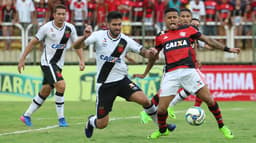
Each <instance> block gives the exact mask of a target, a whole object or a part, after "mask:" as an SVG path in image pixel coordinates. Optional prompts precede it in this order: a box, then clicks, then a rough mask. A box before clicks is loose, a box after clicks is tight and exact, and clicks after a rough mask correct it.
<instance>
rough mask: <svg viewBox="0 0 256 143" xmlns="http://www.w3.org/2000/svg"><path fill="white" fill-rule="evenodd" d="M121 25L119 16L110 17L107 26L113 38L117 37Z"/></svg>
mask: <svg viewBox="0 0 256 143" xmlns="http://www.w3.org/2000/svg"><path fill="white" fill-rule="evenodd" d="M121 27H122V19H120V18H118V19H112V20H111V21H110V22H109V23H108V28H109V31H110V33H111V35H112V36H113V38H115V37H117V36H118V35H119V34H120V33H121Z"/></svg>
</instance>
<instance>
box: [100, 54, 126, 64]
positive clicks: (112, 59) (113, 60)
mask: <svg viewBox="0 0 256 143" xmlns="http://www.w3.org/2000/svg"><path fill="white" fill-rule="evenodd" d="M100 59H101V60H104V61H107V62H110V63H121V59H120V58H119V57H112V56H105V55H100Z"/></svg>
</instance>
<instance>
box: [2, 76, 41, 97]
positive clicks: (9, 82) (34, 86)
mask: <svg viewBox="0 0 256 143" xmlns="http://www.w3.org/2000/svg"><path fill="white" fill-rule="evenodd" d="M41 87H42V78H40V77H34V76H25V75H20V74H13V73H2V72H0V94H6V95H15V96H25V97H30V98H33V97H34V96H35V95H36V94H37V93H38V92H39V91H40V88H41Z"/></svg>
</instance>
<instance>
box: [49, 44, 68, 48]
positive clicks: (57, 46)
mask: <svg viewBox="0 0 256 143" xmlns="http://www.w3.org/2000/svg"><path fill="white" fill-rule="evenodd" d="M51 47H52V48H53V49H65V48H66V44H52V45H51Z"/></svg>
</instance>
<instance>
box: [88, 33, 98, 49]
mask: <svg viewBox="0 0 256 143" xmlns="http://www.w3.org/2000/svg"><path fill="white" fill-rule="evenodd" d="M97 35H98V36H99V33H98V32H92V34H91V35H90V36H89V37H88V38H86V40H84V43H85V45H87V46H88V45H91V44H93V43H95V42H96V40H97Z"/></svg>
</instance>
